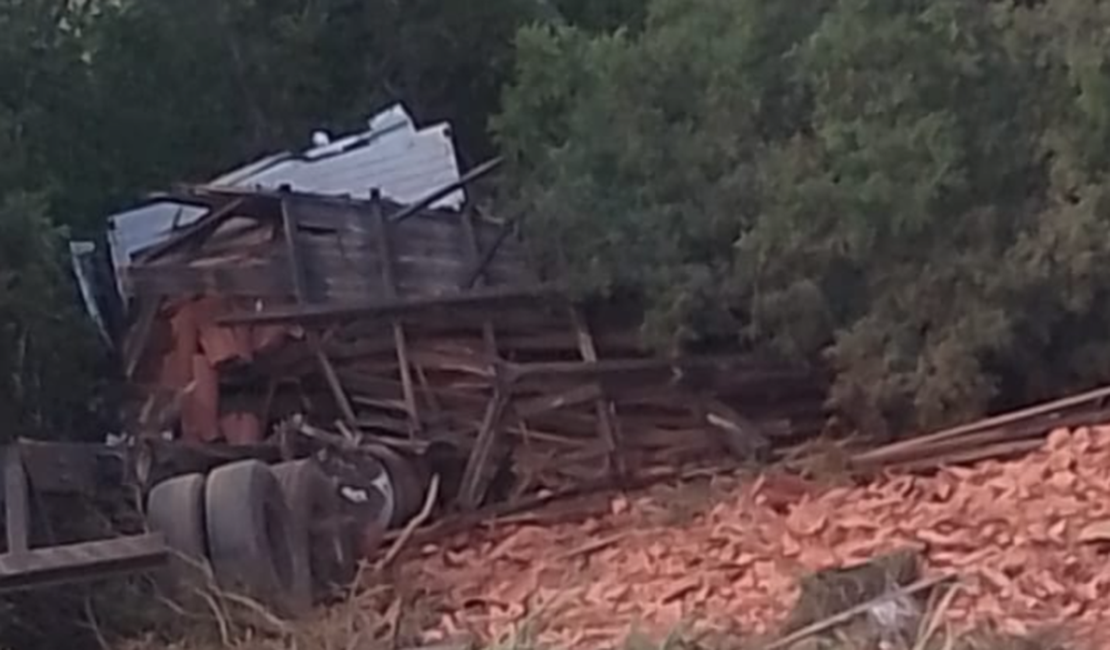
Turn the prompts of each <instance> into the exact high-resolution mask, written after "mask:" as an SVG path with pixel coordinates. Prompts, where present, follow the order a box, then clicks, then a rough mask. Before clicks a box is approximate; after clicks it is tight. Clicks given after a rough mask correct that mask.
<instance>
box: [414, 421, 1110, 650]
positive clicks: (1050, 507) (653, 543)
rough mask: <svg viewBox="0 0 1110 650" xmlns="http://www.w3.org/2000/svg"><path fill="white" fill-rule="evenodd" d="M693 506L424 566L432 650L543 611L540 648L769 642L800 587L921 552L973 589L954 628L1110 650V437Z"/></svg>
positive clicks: (615, 511)
mask: <svg viewBox="0 0 1110 650" xmlns="http://www.w3.org/2000/svg"><path fill="white" fill-rule="evenodd" d="M695 491H696V488H694V487H687V488H685V490H679V489H675V490H672V491H670V492H669V493H665V494H664V493H662V491H656V492H655V493H646V494H640V495H634V496H631V497H615V498H613V499H612V500H611V504H610V505H611V508H610V509H611V513H610V514H608V515H604V516H600V517H593V518H589V519H587V520H585V521H584V522H579V523H575V524H561V525H544V526H537V525H534V526H528V525H510V526H500V527H498V528H497V529H495V530H492V531H485V532H480V533H471V534H469V535H466V536H460V537H459V538H456V539H454V540H450V541H449V542H446V543H444V544H442V545H438V546H434V547H428V548H425V549H424V557H423V558H421V559H419V560H416V561H413V562H410V563H408V564H407V566H406V567H405V569H404V570H405V571H406V581H408V582H409V584H417V585H421V587H422V589H426V590H427V591H428V592H429V594H428V595H429V596H431V598H430V599H429V600H431V601H435V602H439V603H441V605H442V610H441V611H442V612H443V613H442V615H441V619H440V621H439V624H438V626H437V627H436V629H431V630H429V631H428V637H429V640H433V639H435V638H437V637H441V636H444V635H450V636H453V635H456V634H459V633H471V634H477V635H478V636H479V637H480V638H486V639H489V638H493V637H496V636H497V635H499V634H503V633H504V632H505V631H506V630H508V629H511V627H512V626H513V625H514V624H515V625H519V624H520V623H521V622H522V621H523V620H525V619H527V618H528V617H529V613H530V612H535V611H536V610H537V609H538V608H540V607H543V609H542V611H540V613H539V614H533V616H532V618H534V620H535V623H536V624H537V625H538V626H539V628H540V636H541V639H542V640H544V641H547V642H552V643H555V644H557V645H558V646H560V647H564V648H578V647H583V648H585V647H592V648H597V647H602V646H603V644H605V645H608V644H612V643H614V642H617V641H618V640H619V639H621V638H623V637H625V636H626V635H627V633H628V631H629V629H630V627H639V629H641V630H642V631H644V632H645V633H648V634H658V635H663V634H666V633H667V632H669V631H671V630H673V629H674V628H675V626H677V625H679V624H682V623H685V624H690V623H691V622H696V626H697V629H703V630H708V631H720V632H725V633H729V634H732V633H740V634H750V633H762V632H765V631H767V630H773V629H774V628H775V626H776V625H777V623H778V622H780V621H781V620H782V618H783V617H784V616H786V614H787V613H788V610H789V608H790V606H791V605H792V603H793V602H794V598H795V596H796V587H795V585H796V581H797V578H798V577H799V576H800V575H802V574H804V573H806V572H809V571H813V570H816V569H822V568H827V567H831V566H837V565H844V564H852V563H856V562H859V561H865V560H867V559H868V558H870V557H872V556H874V555H876V554H878V553H881V552H884V551H888V550H894V549H897V548H903V547H905V546H907V545H914V546H917V547H920V548H922V549H923V551H924V554H925V556H926V557H927V561H928V572H929V573H930V574H935V573H939V572H945V573H947V572H953V573H956V574H958V575H959V576H960V578H961V581H962V590H961V592H960V595H959V596H958V597H957V599H956V600H955V601H954V603H953V606H952V608H951V609H950V610H949V618H950V620H951V621H952V622H953V623H954V624H955V625H957V626H960V627H962V626H965V625H970V624H981V623H982V624H988V625H996V626H998V627H1001V628H1002V629H1003V630H1008V631H1014V632H1023V631H1026V630H1031V629H1035V628H1038V627H1042V626H1045V625H1053V624H1058V623H1064V624H1067V625H1069V626H1078V627H1081V628H1082V629H1085V630H1088V629H1094V628H1097V627H1102V628H1103V631H1102V634H1104V635H1106V638H1104V639H1100V640H1101V641H1102V643H1098V644H1097V645H1096V646H1095V647H1105V648H1110V557H1108V554H1110V427H1101V428H1082V429H1078V430H1075V431H1071V432H1069V431H1057V432H1055V433H1053V434H1052V435H1051V436H1050V437H1049V439H1048V442H1047V443H1046V445H1045V447H1044V448H1043V449H1042V450H1041V451H1039V452H1036V453H1034V454H1031V455H1029V456H1027V457H1025V458H1022V459H1020V460H1016V461H1012V462H996V461H987V462H983V463H980V464H978V465H976V466H973V467H967V468H957V467H951V468H945V469H942V470H940V471H939V472H937V473H936V474H935V475H932V476H927V477H926V476H887V477H883V478H881V479H879V480H876V481H874V482H872V483H870V484H868V485H865V486H860V487H821V486H818V485H816V484H813V483H809V482H806V481H802V480H801V479H797V478H793V477H789V476H785V475H765V476H762V477H760V478H758V479H755V480H750V481H747V482H746V483H742V482H740V481H737V480H732V481H724V482H721V481H717V482H716V485H714V486H712V488H711V489H706V490H704V491H703V493H702V494H701V495H699V496H691V493H692V492H695ZM541 604H546V606H543V605H541ZM1102 622H1106V623H1107V624H1106V625H1101V626H1100V625H1099V623H1102ZM1096 632H1097V631H1096ZM610 647H612V646H610Z"/></svg>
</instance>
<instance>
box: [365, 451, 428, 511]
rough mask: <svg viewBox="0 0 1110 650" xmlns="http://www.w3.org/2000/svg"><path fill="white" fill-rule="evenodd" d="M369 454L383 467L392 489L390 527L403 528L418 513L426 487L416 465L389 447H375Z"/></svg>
mask: <svg viewBox="0 0 1110 650" xmlns="http://www.w3.org/2000/svg"><path fill="white" fill-rule="evenodd" d="M370 453H371V454H373V455H374V456H375V457H376V458H377V459H378V460H380V461H381V462H382V465H384V466H385V471H386V475H387V476H388V477H389V484H390V486H392V488H393V506H394V509H393V517H392V520H391V521H390V522H389V523H390V526H391V527H394V528H396V527H400V526H404V525H405V524H406V523H408V521H409V520H410V519H412V518H413V517H414V516H416V513H418V512H420V507H421V506H422V505H423V504H424V503H423V502H424V493H425V491H426V489H427V485H426V484H425V483H424V481H422V480H421V478H422V477H421V476H420V473H419V472H418V471H417V467H416V465H415V464H414V463H413V462H412V461H410V460H409V459H407V458H405V457H404V456H402V455H401V454H399V453H397V452H395V451H393V450H392V449H390V448H389V447H386V446H384V445H376V446H374V448H373V449H372V450H371V451H370Z"/></svg>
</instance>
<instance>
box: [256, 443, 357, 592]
mask: <svg viewBox="0 0 1110 650" xmlns="http://www.w3.org/2000/svg"><path fill="white" fill-rule="evenodd" d="M273 471H274V476H276V477H277V480H278V483H279V484H280V485H281V489H282V492H283V493H284V494H285V501H286V503H288V504H289V510H290V513H291V514H292V516H293V521H294V523H295V524H296V528H297V530H298V531H299V532H300V533H301V534H303V535H305V540H304V544H306V545H307V547H308V549H309V563H308V565H307V567H305V568H304V570H301V571H298V576H297V579H298V580H299V581H300V582H301V583H304V582H305V581H307V583H308V584H309V586H310V587H309V588H310V589H311V591H312V592H313V593H314V594H315V595H316V596H317V597H318V598H327V597H328V596H330V595H332V594H334V593H336V591H338V590H340V589H343V588H345V587H347V586H348V585H350V583H351V581H352V580H354V578H355V574H356V572H357V569H358V567H357V558H356V557H355V553H356V551H355V544H354V542H355V539H354V536H353V532H354V531H352V530H351V528H350V527H349V526H346V525H344V524H345V522H344V520H343V513H342V512H341V507H342V504H341V503H340V500H339V492H338V490H337V488H336V485H335V484H334V483H333V482H332V480H331V478H330V477H328V475H327V474H325V473H324V470H323V469H322V468H321V467H320V465H319V464H318V463H317V462H316V461H314V460H312V459H310V458H306V459H304V460H295V461H291V462H287V463H280V464H278V465H274V466H273Z"/></svg>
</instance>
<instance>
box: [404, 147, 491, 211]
mask: <svg viewBox="0 0 1110 650" xmlns="http://www.w3.org/2000/svg"><path fill="white" fill-rule="evenodd" d="M502 162H503V159H502V158H500V157H497V158H493V159H491V160H487V161H486V162H484V163H482V164H481V165H478V166H477V167H475V168H473V169H471V170H470V171H468V172H466V173H465V174H463V175H462V176H461V177H460V178H459V180H457V181H455V182H453V183H448V184H447V185H444V186H443V187H441V188H439V189H438V190H433V191H432V192H430V193H428V194H427V195H425V196H424V198H422V199H420V200H419V201H417V202H416V203H413V204H412V205H409V206H406V207H405V208H404V209H402V210H401V211H400V212H397V213H395V214H392V215H390V216H389V220H390V221H392V222H393V223H399V222H401V221H404V220H405V219H408V218H409V217H411V216H413V215H414V214H417V213H419V212H420V211H422V210H426V209H427V208H429V207H431V205H432V204H433V203H435V202H436V201H439V200H440V199H442V198H443V197H445V196H448V195H449V194H451V193H452V192H455V191H456V190H459V189H461V188H463V187H466V186H467V185H469V184H470V183H472V182H474V181H476V180H478V179H479V178H482V177H483V176H485V175H487V174H489V173H490V172H492V171H493V170H495V169H497V168H498V167H500V166H501V163H502Z"/></svg>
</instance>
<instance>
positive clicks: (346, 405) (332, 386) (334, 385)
mask: <svg viewBox="0 0 1110 650" xmlns="http://www.w3.org/2000/svg"><path fill="white" fill-rule="evenodd" d="M306 337H307V338H308V344H309V345H310V346H311V347H312V353H313V354H314V355H315V356H316V362H317V363H319V364H320V370H322V371H323V373H324V379H325V380H326V381H327V382H328V389H329V390H331V393H332V396H333V397H334V398H335V403H336V405H337V406H338V407H339V413H340V414H341V415H342V416H343V421H344V422H346V423H347V424H348V425H349V426H351V427H355V428H356V429H357V428H358V415H357V414H355V409H354V407H353V406H352V405H351V400H350V398H349V397H348V396H347V392H346V391H345V390H343V384H342V383H341V382H340V381H339V373H337V372H336V371H335V366H334V365H333V364H332V362H331V359H329V358H328V355H327V353H325V352H324V346H323V345H322V344H321V343H320V337H319V335H317V334H316V332H313V331H307V332H306Z"/></svg>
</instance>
